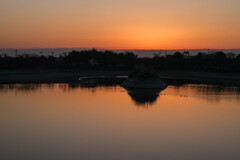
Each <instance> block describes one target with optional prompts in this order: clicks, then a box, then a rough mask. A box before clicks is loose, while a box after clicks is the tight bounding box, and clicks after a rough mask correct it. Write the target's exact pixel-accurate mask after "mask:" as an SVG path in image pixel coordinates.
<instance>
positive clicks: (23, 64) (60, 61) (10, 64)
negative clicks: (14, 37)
mask: <svg viewBox="0 0 240 160" xmlns="http://www.w3.org/2000/svg"><path fill="white" fill-rule="evenodd" d="M140 65H144V66H150V67H148V68H153V69H154V70H157V71H159V73H160V74H159V75H160V78H161V79H162V80H163V81H165V80H166V79H167V80H168V81H173V82H177V83H178V82H180V81H182V82H183V83H185V82H188V83H217V84H221V83H224V84H238V85H239V84H240V54H238V55H235V54H232V53H227V54H226V53H223V52H216V53H211V54H207V53H199V54H197V55H196V56H190V54H189V53H188V52H183V53H180V52H176V53H175V54H173V55H162V56H161V55H159V54H156V55H155V56H154V57H153V58H141V57H137V55H135V54H133V53H132V52H123V53H116V52H113V51H98V50H96V49H92V50H85V51H72V52H70V53H68V54H63V55H60V56H59V57H54V56H43V55H41V56H38V55H34V54H32V55H29V54H22V55H17V56H15V57H10V56H7V55H2V56H0V83H70V82H76V81H78V79H79V77H83V76H128V75H129V74H130V72H131V71H132V70H134V68H135V67H136V66H140ZM150 72H151V69H149V73H150ZM130 76H131V75H130Z"/></svg>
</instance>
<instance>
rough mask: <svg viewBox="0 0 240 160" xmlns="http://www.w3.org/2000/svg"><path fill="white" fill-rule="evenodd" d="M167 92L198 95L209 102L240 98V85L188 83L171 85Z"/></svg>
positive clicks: (189, 95) (179, 94) (191, 95)
mask: <svg viewBox="0 0 240 160" xmlns="http://www.w3.org/2000/svg"><path fill="white" fill-rule="evenodd" d="M165 93H166V94H173V95H178V96H188V97H197V98H201V99H204V100H207V101H208V102H218V101H220V100H240V99H239V95H240V87H236V86H235V87H234V86H227V85H226V86H224V85H207V84H187V85H182V86H169V90H166V92H165Z"/></svg>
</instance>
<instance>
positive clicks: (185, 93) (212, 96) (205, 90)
mask: <svg viewBox="0 0 240 160" xmlns="http://www.w3.org/2000/svg"><path fill="white" fill-rule="evenodd" d="M43 87H44V88H46V89H49V90H52V91H53V90H55V89H57V88H59V89H60V90H61V91H62V92H74V91H77V90H87V91H89V92H92V93H93V94H94V93H95V92H96V91H97V90H115V91H117V92H121V93H125V94H127V95H129V96H130V97H131V99H132V101H133V102H134V103H135V104H136V105H137V106H143V107H146V106H147V107H148V106H152V105H154V103H155V102H156V101H157V99H159V98H160V96H163V95H174V96H178V97H181V98H191V97H196V98H201V99H203V100H206V101H208V102H211V103H215V102H219V101H220V100H229V101H232V100H236V101H240V87H233V86H219V85H206V84H202V85H201V84H185V85H169V86H168V88H167V89H165V90H159V89H137V90H136V89H134V90H131V89H126V88H122V87H121V86H119V85H116V84H110V85H109V84H107V85H105V84H98V85H96V84H94V85H83V84H80V83H63V84H1V85H0V94H5V93H6V92H9V91H14V92H15V94H16V95H17V94H19V93H22V92H23V93H32V92H37V91H40V92H41V90H42V88H43Z"/></svg>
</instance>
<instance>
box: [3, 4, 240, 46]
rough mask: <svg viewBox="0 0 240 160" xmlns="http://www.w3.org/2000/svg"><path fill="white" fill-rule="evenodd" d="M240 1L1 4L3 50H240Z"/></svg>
mask: <svg viewBox="0 0 240 160" xmlns="http://www.w3.org/2000/svg"><path fill="white" fill-rule="evenodd" d="M239 6H240V1H239V0H202V1H198V0H172V1H169V0H161V1H159V0H121V1H114V0H88V1H83V0H68V1H65V0H51V1H48V0H41V1H39V0H21V1H19V0H1V2H0V20H1V25H0V26H1V27H0V37H1V38H0V48H73V47H76V48H77V47H83V48H106V49H202V48H210V49H211V48H221V49H227V48H240V21H239V19H240V10H239Z"/></svg>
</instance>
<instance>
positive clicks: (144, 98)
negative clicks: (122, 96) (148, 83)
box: [125, 88, 162, 107]
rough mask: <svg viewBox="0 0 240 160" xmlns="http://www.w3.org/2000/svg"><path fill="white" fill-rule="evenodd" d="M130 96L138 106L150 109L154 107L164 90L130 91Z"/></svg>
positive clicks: (128, 90) (128, 91)
mask: <svg viewBox="0 0 240 160" xmlns="http://www.w3.org/2000/svg"><path fill="white" fill-rule="evenodd" d="M125 89H126V90H127V93H128V95H129V96H130V97H131V98H132V100H133V101H134V102H135V104H136V105H137V106H143V107H148V106H151V105H153V104H154V103H155V102H156V101H157V99H158V97H159V94H160V92H161V91H162V90H160V89H128V88H125Z"/></svg>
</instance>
